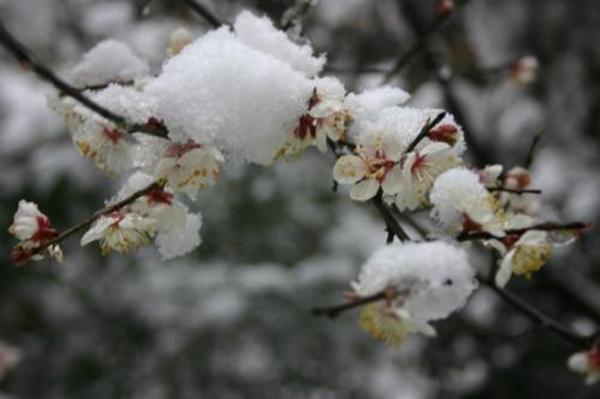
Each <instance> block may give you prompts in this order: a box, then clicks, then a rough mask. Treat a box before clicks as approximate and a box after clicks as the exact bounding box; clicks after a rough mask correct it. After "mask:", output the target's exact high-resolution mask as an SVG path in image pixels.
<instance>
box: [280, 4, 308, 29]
mask: <svg viewBox="0 0 600 399" xmlns="http://www.w3.org/2000/svg"><path fill="white" fill-rule="evenodd" d="M315 3H316V1H315V0H296V2H295V3H294V4H293V5H292V6H290V7H289V8H288V9H287V10H285V12H284V13H283V16H282V17H281V30H284V31H285V30H288V29H290V28H292V27H293V26H294V25H298V24H300V22H301V21H302V18H304V17H305V16H306V14H308V12H309V11H310V9H311V8H312V7H313V6H314V5H315Z"/></svg>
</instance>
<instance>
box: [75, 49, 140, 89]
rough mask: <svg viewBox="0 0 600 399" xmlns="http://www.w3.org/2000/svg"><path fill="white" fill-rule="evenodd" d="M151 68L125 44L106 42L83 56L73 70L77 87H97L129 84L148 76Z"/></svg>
mask: <svg viewBox="0 0 600 399" xmlns="http://www.w3.org/2000/svg"><path fill="white" fill-rule="evenodd" d="M149 73H150V68H149V66H148V64H146V62H144V61H142V60H141V59H140V58H138V57H137V56H136V55H135V54H134V53H133V52H132V51H131V49H130V48H129V47H128V46H127V45H126V44H125V43H123V42H120V41H117V40H112V39H110V40H104V41H102V42H100V43H98V44H97V45H96V46H94V47H93V48H92V49H91V50H90V51H88V52H87V53H86V54H84V55H83V59H82V60H81V61H80V62H79V63H78V64H77V65H75V67H74V68H73V69H72V70H71V73H70V78H71V81H72V82H73V84H75V85H77V86H82V87H84V86H96V85H103V84H107V83H110V82H128V81H132V80H135V79H139V78H142V77H144V76H147V75H148V74H149Z"/></svg>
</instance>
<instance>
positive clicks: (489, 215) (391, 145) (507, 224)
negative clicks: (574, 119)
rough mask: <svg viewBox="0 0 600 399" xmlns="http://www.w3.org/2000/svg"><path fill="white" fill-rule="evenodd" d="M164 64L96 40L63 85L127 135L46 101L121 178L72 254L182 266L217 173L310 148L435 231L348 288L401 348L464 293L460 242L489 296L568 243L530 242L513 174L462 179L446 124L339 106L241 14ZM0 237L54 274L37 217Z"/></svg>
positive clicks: (372, 323) (389, 91)
mask: <svg viewBox="0 0 600 399" xmlns="http://www.w3.org/2000/svg"><path fill="white" fill-rule="evenodd" d="M440 3H442V2H440ZM446 3H447V2H446ZM448 7H449V6H448ZM166 54H167V59H166V60H165V62H164V64H163V65H162V68H161V70H160V71H159V72H158V73H157V74H155V75H153V74H151V72H150V67H149V66H148V65H147V64H146V63H145V62H144V61H143V60H142V59H140V58H139V57H138V56H136V55H135V54H133V52H132V51H131V50H130V49H129V48H128V47H127V46H126V45H125V44H123V43H120V42H118V41H114V40H107V41H104V42H101V43H100V44H98V45H97V46H96V47H94V48H93V49H91V50H90V51H89V52H88V53H87V54H86V55H85V56H84V57H83V60H82V61H81V62H80V63H79V64H78V65H76V66H75V67H74V68H73V69H72V71H71V81H72V82H73V84H75V85H76V86H77V87H79V88H80V89H81V90H82V92H83V93H84V94H85V95H86V96H88V97H89V98H90V99H91V100H93V101H94V102H96V103H97V104H99V105H101V106H102V107H104V108H106V109H107V110H109V111H110V112H114V113H115V114H117V115H121V116H123V117H124V120H125V122H123V121H119V120H114V118H112V119H111V118H107V117H106V116H102V115H98V114H96V113H94V112H92V111H91V110H89V109H88V108H85V107H84V106H82V105H81V104H79V103H77V102H76V101H74V100H72V99H70V98H68V97H62V96H58V95H57V96H54V97H53V98H51V101H50V103H51V106H52V107H53V108H54V109H55V110H56V111H57V112H58V113H59V114H60V115H61V116H62V117H63V118H64V120H65V122H66V124H67V126H68V128H69V130H70V132H71V134H72V139H73V142H74V144H75V146H76V148H77V150H78V151H79V153H80V154H81V155H82V156H83V157H85V158H87V159H89V160H90V161H92V162H93V163H94V164H95V165H96V166H97V167H98V168H99V169H100V170H102V171H103V172H106V173H107V174H110V175H115V176H123V177H124V178H125V183H124V186H123V188H122V189H121V190H120V191H119V192H118V194H117V195H116V196H115V197H114V198H111V199H109V200H108V201H106V204H105V205H106V207H105V208H104V210H103V211H101V212H99V213H98V214H97V215H96V217H95V218H93V220H91V221H90V223H89V225H87V226H85V227H86V228H88V230H87V231H86V232H85V234H84V235H83V237H82V239H81V244H82V245H87V244H90V243H92V242H98V243H99V245H100V248H101V252H102V253H103V254H107V253H109V252H112V251H114V252H119V253H125V252H129V251H131V250H134V249H137V248H139V247H141V246H144V245H146V244H148V243H149V242H150V241H152V240H153V241H154V243H155V244H156V246H157V247H158V250H159V252H160V253H161V254H162V256H163V257H164V258H166V259H168V258H172V257H175V256H181V255H184V254H186V253H189V252H191V251H192V250H194V249H195V248H196V247H197V246H198V245H200V243H201V241H202V240H201V238H200V234H199V229H200V227H201V224H202V218H201V215H200V213H193V212H191V211H190V209H189V207H188V205H186V201H189V200H194V199H196V198H197V197H198V196H199V195H202V192H203V191H204V190H206V189H208V188H210V187H212V186H213V185H215V184H216V183H217V181H218V178H219V176H220V173H221V168H222V167H223V166H224V165H225V164H227V163H233V164H236V163H254V164H258V165H263V166H269V165H271V164H273V163H274V162H275V161H277V160H280V159H285V158H290V157H296V156H299V155H301V154H302V153H303V152H304V151H306V150H307V149H309V148H311V147H314V148H316V149H318V150H319V151H321V152H326V151H327V150H328V149H331V150H332V152H333V153H334V154H335V155H336V156H337V161H336V163H335V165H334V166H333V170H332V174H333V178H334V180H335V181H336V182H337V183H339V184H340V185H347V186H349V195H350V198H351V199H352V200H355V201H361V202H364V201H371V200H374V201H381V204H382V206H384V207H386V209H394V210H396V211H398V212H411V211H417V210H429V212H430V215H431V217H432V219H433V220H435V222H436V225H437V228H438V230H437V231H436V232H433V233H432V234H431V236H429V237H424V238H425V239H427V240H430V241H428V242H422V243H402V244H397V243H394V244H391V245H388V246H385V247H383V248H381V249H379V250H378V251H377V252H375V253H374V254H373V256H372V257H371V258H370V259H369V260H368V261H367V262H366V263H365V265H364V266H363V269H362V271H361V273H360V275H359V278H358V280H357V281H356V282H354V283H353V284H352V288H353V293H352V295H351V296H352V297H353V298H355V299H360V298H363V299H364V298H369V297H373V298H375V300H373V301H372V302H370V303H369V304H367V305H365V306H364V307H363V310H362V314H361V325H362V326H363V328H364V329H365V330H367V331H368V332H369V333H371V334H372V335H373V336H374V337H376V338H379V339H381V340H383V341H385V342H388V343H392V344H399V343H401V342H402V341H404V339H405V337H406V335H407V334H408V333H410V332H420V333H423V334H425V335H429V336H431V335H434V334H435V330H434V328H433V327H432V326H431V324H430V322H431V321H434V320H439V319H443V318H445V317H447V316H449V315H450V314H451V313H452V312H454V311H456V310H458V309H460V308H461V307H463V306H464V305H465V303H466V301H467V298H468V297H469V295H470V294H471V292H473V290H474V289H475V288H476V286H477V284H476V281H475V270H474V268H473V267H472V266H471V265H470V264H469V261H468V254H467V247H466V246H464V245H462V244H461V242H462V241H467V240H469V241H470V240H480V241H481V242H482V243H483V244H484V245H485V246H487V247H490V248H493V249H494V250H495V251H497V252H498V254H499V255H500V260H499V263H498V267H497V272H496V276H495V277H496V284H497V285H498V286H500V287H502V286H504V285H505V284H507V283H508V281H509V279H510V277H511V276H512V275H513V274H514V275H520V276H526V277H530V276H531V275H532V274H533V273H535V272H536V271H538V270H539V269H540V268H541V267H542V266H543V265H544V263H545V262H546V261H547V259H548V258H549V257H550V255H551V254H552V250H553V248H554V247H555V246H556V245H561V244H565V243H567V242H570V241H571V239H572V238H573V237H575V236H576V235H577V234H578V233H579V231H578V229H574V230H566V231H565V230H561V229H552V231H550V230H549V229H546V228H544V226H545V225H544V224H543V223H541V222H540V221H539V220H538V216H537V210H538V208H539V203H538V197H537V193H536V192H535V190H532V189H531V187H530V184H531V181H532V179H531V175H530V172H529V171H528V170H527V169H526V168H522V167H515V168H512V169H509V170H506V171H505V170H504V168H503V167H502V166H501V165H489V166H486V167H485V168H483V169H481V170H476V169H473V168H469V167H468V166H467V164H466V162H465V160H464V159H463V154H464V152H465V150H466V144H465V137H464V136H465V135H464V132H463V129H462V127H461V126H460V125H459V124H458V123H457V121H455V119H454V117H453V116H452V115H451V114H450V113H448V112H445V111H444V110H441V109H429V108H427V109H420V108H413V107H410V106H406V105H405V103H406V101H407V100H408V99H409V97H410V96H409V95H408V94H407V93H405V92H404V91H402V90H400V89H398V88H394V87H389V86H383V87H379V88H373V89H367V90H365V91H363V92H361V93H348V92H347V91H346V89H345V88H344V86H343V85H342V83H341V82H340V81H339V80H337V79H335V78H332V77H320V76H319V74H320V73H321V71H322V68H323V65H324V63H325V57H324V56H316V55H314V54H313V50H312V48H311V47H310V46H309V45H306V44H305V45H298V44H296V43H294V42H292V41H291V40H290V39H289V38H288V36H287V35H286V33H284V32H282V31H280V30H278V29H276V28H275V27H274V25H273V23H272V22H271V21H270V20H268V19H267V18H259V17H256V16H254V15H252V14H251V13H249V12H242V13H241V14H240V15H239V16H238V17H237V19H236V20H235V22H234V23H233V24H232V26H231V27H229V26H224V27H221V28H218V29H216V30H213V31H211V32H208V33H206V34H205V35H203V36H201V37H199V38H197V39H195V40H194V39H193V38H192V36H191V35H190V34H189V32H187V31H185V30H183V29H178V30H176V31H175V32H174V33H173V35H172V36H171V41H170V43H169V45H168V47H167V49H166ZM10 232H11V233H12V234H14V235H15V236H16V237H17V238H18V239H19V241H20V242H19V244H18V245H17V246H16V247H15V250H14V251H13V260H14V261H15V262H23V261H26V260H29V259H30V258H33V259H38V258H40V257H41V256H42V249H47V250H48V251H49V253H50V254H51V255H52V256H53V257H55V258H56V259H58V260H61V259H62V252H61V251H60V248H59V247H58V245H57V242H55V241H57V240H58V239H59V238H60V235H59V233H58V232H57V231H56V230H55V229H53V228H52V227H51V225H50V222H49V219H48V218H47V217H46V216H45V215H44V214H42V213H41V212H40V211H39V210H38V208H37V206H36V205H35V204H33V203H30V202H26V201H21V203H20V204H19V209H18V211H17V213H16V214H15V216H14V223H13V225H12V226H11V228H10ZM594 359H595V358H594Z"/></svg>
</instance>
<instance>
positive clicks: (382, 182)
mask: <svg viewBox="0 0 600 399" xmlns="http://www.w3.org/2000/svg"><path fill="white" fill-rule="evenodd" d="M402 149H403V146H402V144H401V143H400V141H399V140H398V138H397V136H395V135H394V134H393V133H392V132H390V131H378V132H369V133H365V134H363V135H362V136H361V141H360V143H359V146H358V147H357V148H356V149H355V152H356V154H357V155H344V156H342V157H340V158H339V159H338V161H337V162H336V164H335V165H334V167H333V178H334V179H335V180H336V181H337V182H338V183H340V184H353V187H352V189H351V190H350V198H352V199H353V200H355V201H367V200H369V199H371V198H373V197H374V196H375V195H376V194H377V193H378V192H379V189H380V188H381V189H382V190H383V192H384V193H390V194H392V193H394V192H397V191H398V190H399V188H398V187H396V185H397V184H398V183H399V181H398V180H399V179H396V178H394V179H389V176H390V172H391V171H392V169H394V168H395V167H397V165H398V162H399V160H400V158H401V156H402Z"/></svg>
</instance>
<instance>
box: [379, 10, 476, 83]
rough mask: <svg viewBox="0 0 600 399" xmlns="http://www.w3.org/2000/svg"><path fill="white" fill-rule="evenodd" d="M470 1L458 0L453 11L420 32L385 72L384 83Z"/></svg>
mask: <svg viewBox="0 0 600 399" xmlns="http://www.w3.org/2000/svg"><path fill="white" fill-rule="evenodd" d="M469 1H470V0H463V1H457V4H456V7H455V10H454V11H453V12H449V13H444V14H441V15H438V16H437V17H436V18H435V20H434V21H433V23H432V24H431V25H430V26H429V27H428V28H426V29H424V30H422V31H420V32H418V38H417V41H416V42H415V43H414V44H413V45H412V46H411V47H409V49H408V50H406V52H404V53H403V54H402V55H400V57H398V59H397V60H396V62H395V63H394V66H393V67H392V68H391V69H390V70H389V71H388V72H387V73H386V74H385V76H384V79H383V81H384V83H386V82H389V81H390V80H391V79H392V78H393V77H394V76H395V75H396V74H398V73H399V72H400V71H402V69H404V67H405V66H407V65H408V64H409V63H410V62H411V61H412V60H413V59H414V58H415V56H417V55H418V54H419V53H420V52H421V51H423V50H425V48H426V47H427V43H428V41H429V39H430V38H431V36H432V35H433V34H435V33H436V32H437V31H439V30H440V28H442V26H444V23H445V22H446V21H447V20H448V19H450V17H451V16H452V15H453V14H455V13H456V12H457V11H458V9H459V8H460V7H463V6H465V5H466V4H467V3H469Z"/></svg>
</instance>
